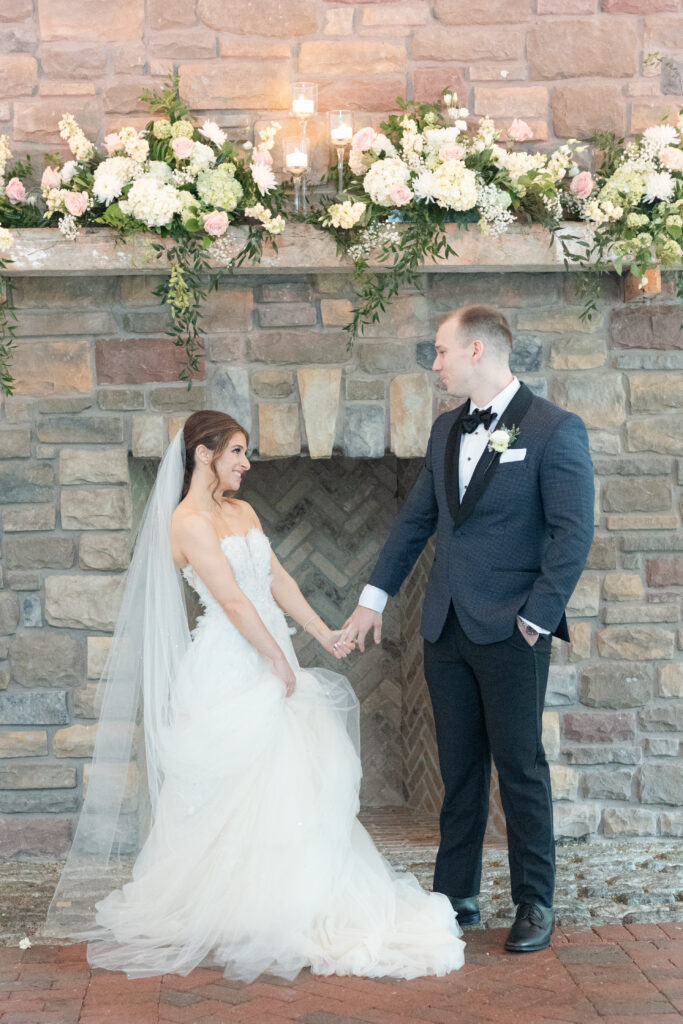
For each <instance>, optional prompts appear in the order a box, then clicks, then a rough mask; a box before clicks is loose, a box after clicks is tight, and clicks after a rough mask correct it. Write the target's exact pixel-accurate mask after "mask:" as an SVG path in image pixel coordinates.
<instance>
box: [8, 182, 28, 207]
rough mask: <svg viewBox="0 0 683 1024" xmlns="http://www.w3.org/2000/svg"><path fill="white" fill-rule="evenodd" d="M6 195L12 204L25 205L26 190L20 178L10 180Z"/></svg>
mask: <svg viewBox="0 0 683 1024" xmlns="http://www.w3.org/2000/svg"><path fill="white" fill-rule="evenodd" d="M5 195H6V196H7V198H8V199H9V201H10V203H23V202H25V201H26V189H25V188H24V186H23V184H22V182H21V181H20V180H19V178H10V180H9V181H8V182H7V185H6V186H5Z"/></svg>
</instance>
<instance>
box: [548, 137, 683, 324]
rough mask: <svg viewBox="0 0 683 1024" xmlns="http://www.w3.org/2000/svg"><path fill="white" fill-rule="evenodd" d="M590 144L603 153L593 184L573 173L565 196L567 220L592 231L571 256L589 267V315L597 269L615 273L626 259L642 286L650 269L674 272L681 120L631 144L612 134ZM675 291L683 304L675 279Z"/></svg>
mask: <svg viewBox="0 0 683 1024" xmlns="http://www.w3.org/2000/svg"><path fill="white" fill-rule="evenodd" d="M594 141H595V144H596V147H597V150H598V152H599V153H600V154H601V162H600V166H599V170H598V171H597V174H596V176H595V179H593V177H592V175H591V174H590V173H589V172H587V171H584V172H582V173H580V174H578V175H577V176H576V177H575V178H574V179H573V180H572V182H571V185H570V186H569V194H568V195H566V196H565V198H564V206H565V209H566V211H567V213H568V215H570V216H574V217H576V218H578V219H580V220H583V221H586V222H587V223H588V224H589V225H590V227H591V228H592V238H591V241H590V242H589V243H587V244H586V245H585V247H584V250H583V252H581V251H579V252H578V253H576V252H575V253H574V255H569V259H573V260H574V261H578V262H582V263H586V262H588V261H589V260H593V262H594V265H595V266H594V272H593V273H590V274H588V275H587V276H586V277H585V278H584V288H585V293H586V309H585V314H586V315H590V314H591V312H592V311H593V310H594V309H595V303H596V299H597V296H598V295H599V291H600V280H601V272H602V271H605V270H610V269H615V270H616V271H617V272H618V273H619V274H621V273H622V270H623V265H624V262H625V261H627V262H628V264H629V265H630V271H631V273H632V274H633V275H634V276H635V277H638V278H640V279H641V280H640V286H641V287H642V288H644V287H645V286H646V285H647V277H646V276H645V272H646V271H647V270H648V269H649V268H651V267H652V266H654V265H655V264H657V263H659V264H661V265H662V266H664V267H668V266H673V265H675V264H678V263H679V262H680V259H681V256H682V255H683V249H682V248H681V242H680V239H681V235H682V234H683V117H679V120H678V123H677V124H676V125H673V124H667V123H666V119H665V121H663V122H662V123H661V124H657V125H652V126H651V127H650V128H646V129H645V131H644V132H643V134H642V135H641V136H637V137H636V139H635V140H634V141H632V142H627V143H625V142H624V140H623V139H617V138H616V137H615V135H614V134H613V133H610V132H602V133H599V134H598V135H597V136H596V138H595V140H594ZM565 252H567V247H566V246H565ZM678 292H679V295H680V297H681V298H683V278H682V277H681V275H679V277H678Z"/></svg>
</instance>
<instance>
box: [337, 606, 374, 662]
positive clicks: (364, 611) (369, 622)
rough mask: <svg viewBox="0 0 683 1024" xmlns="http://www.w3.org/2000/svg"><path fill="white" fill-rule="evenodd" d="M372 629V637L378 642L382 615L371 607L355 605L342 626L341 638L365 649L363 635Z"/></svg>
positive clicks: (362, 649)
mask: <svg viewBox="0 0 683 1024" xmlns="http://www.w3.org/2000/svg"><path fill="white" fill-rule="evenodd" d="M369 630H372V635H373V639H374V641H375V643H376V644H378V643H379V642H380V641H381V639H382V615H381V613H380V612H374V611H373V610H372V608H365V607H364V606H363V605H362V604H359V605H356V608H355V609H354V611H353V612H352V613H351V615H349V617H348V619H347V620H346V622H345V623H344V625H343V626H342V640H351V641H354V642H355V643H357V644H358V646H359V647H360V649H361V651H365V637H366V636H367V635H368V631H369Z"/></svg>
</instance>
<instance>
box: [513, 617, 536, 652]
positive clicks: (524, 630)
mask: <svg viewBox="0 0 683 1024" xmlns="http://www.w3.org/2000/svg"><path fill="white" fill-rule="evenodd" d="M517 629H518V630H519V631H520V633H521V634H522V636H523V637H524V639H525V640H526V642H527V643H528V645H529V647H533V646H534V644H535V643H536V641H537V640H538V638H539V636H540V635H541V634H540V633H539V632H538V630H536V629H534V628H533V626H530V625H529V623H528V622H525V621H524V619H521V618H520V617H519V615H518V616H517Z"/></svg>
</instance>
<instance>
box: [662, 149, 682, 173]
mask: <svg viewBox="0 0 683 1024" xmlns="http://www.w3.org/2000/svg"><path fill="white" fill-rule="evenodd" d="M659 159H660V160H661V161H662V163H663V164H664V166H665V167H666V168H667V170H669V171H683V150H682V149H676V148H675V147H674V146H665V147H664V149H663V150H662V151H661V153H660V154H659Z"/></svg>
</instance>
